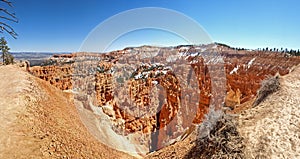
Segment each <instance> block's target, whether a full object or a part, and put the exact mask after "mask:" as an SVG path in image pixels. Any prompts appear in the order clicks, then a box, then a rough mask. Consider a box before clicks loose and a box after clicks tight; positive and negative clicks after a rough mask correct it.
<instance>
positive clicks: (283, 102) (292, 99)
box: [239, 67, 300, 158]
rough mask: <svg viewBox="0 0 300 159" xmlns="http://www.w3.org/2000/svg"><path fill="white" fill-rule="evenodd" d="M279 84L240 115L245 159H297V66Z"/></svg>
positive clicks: (299, 129)
mask: <svg viewBox="0 0 300 159" xmlns="http://www.w3.org/2000/svg"><path fill="white" fill-rule="evenodd" d="M280 83H281V88H280V90H279V91H278V92H276V93H274V94H272V95H270V96H269V97H267V99H266V100H265V101H264V102H263V103H261V104H259V105H258V106H257V107H255V108H251V109H249V110H246V111H244V112H243V113H242V114H241V116H240V119H239V120H240V124H239V130H240V132H241V135H242V136H243V137H244V138H245V144H246V152H245V153H246V155H247V158H257V157H258V158H300V147H299V145H300V97H299V95H300V67H298V68H296V69H295V70H294V72H291V73H290V74H288V75H286V76H284V77H281V78H280Z"/></svg>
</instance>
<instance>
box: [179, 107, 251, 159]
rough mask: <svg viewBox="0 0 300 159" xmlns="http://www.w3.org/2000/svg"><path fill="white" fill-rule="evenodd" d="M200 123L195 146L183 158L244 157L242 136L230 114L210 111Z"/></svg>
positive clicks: (230, 158) (226, 158)
mask: <svg viewBox="0 0 300 159" xmlns="http://www.w3.org/2000/svg"><path fill="white" fill-rule="evenodd" d="M202 124H204V127H203V125H202ZM202 124H201V126H200V127H199V129H198V139H197V140H196V146H195V147H193V148H192V149H191V150H190V152H189V153H188V154H187V155H186V156H185V157H184V158H199V159H202V158H203V159H206V158H216V159H219V158H225V159H236V158H244V147H245V146H244V143H243V138H242V137H241V136H240V135H239V133H238V131H237V128H236V123H235V122H234V118H233V117H232V116H229V115H227V114H223V113H220V112H217V111H212V112H210V113H209V114H208V116H207V118H206V119H205V121H204V122H203V123H202ZM201 127H202V128H201Z"/></svg>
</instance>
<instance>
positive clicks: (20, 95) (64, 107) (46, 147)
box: [0, 66, 132, 158]
mask: <svg viewBox="0 0 300 159" xmlns="http://www.w3.org/2000/svg"><path fill="white" fill-rule="evenodd" d="M0 77H1V80H0V94H1V95H0V121H1V123H0V158H132V157H131V156H129V155H127V154H125V153H122V152H119V151H116V150H113V149H110V148H109V147H107V146H105V145H103V144H101V143H100V142H98V141H97V140H96V139H95V138H94V137H93V136H92V135H90V134H89V133H88V131H87V130H86V128H85V127H84V125H83V124H82V122H81V121H80V119H79V116H78V113H77V110H76V108H75V106H74V104H73V102H72V101H71V100H70V98H71V97H72V95H70V94H66V93H63V92H62V91H60V90H58V89H56V88H54V87H53V86H51V85H49V84H48V83H46V82H44V81H42V80H40V79H37V78H35V77H33V76H31V75H30V74H28V73H26V72H24V71H22V70H21V69H20V68H18V67H17V66H0Z"/></svg>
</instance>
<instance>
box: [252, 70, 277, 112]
mask: <svg viewBox="0 0 300 159" xmlns="http://www.w3.org/2000/svg"><path fill="white" fill-rule="evenodd" d="M279 87H280V83H279V76H278V75H276V76H274V77H271V78H268V79H266V80H263V81H262V84H261V87H260V89H259V90H258V93H257V98H256V100H255V101H254V103H253V107H256V106H257V105H258V104H260V103H261V102H262V101H264V100H265V99H266V98H267V97H268V96H269V95H270V94H272V93H274V92H276V91H278V90H279Z"/></svg>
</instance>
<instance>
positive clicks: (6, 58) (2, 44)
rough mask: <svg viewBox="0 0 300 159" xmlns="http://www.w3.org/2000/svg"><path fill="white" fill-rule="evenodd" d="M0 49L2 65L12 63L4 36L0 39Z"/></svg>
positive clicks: (12, 58) (12, 59)
mask: <svg viewBox="0 0 300 159" xmlns="http://www.w3.org/2000/svg"><path fill="white" fill-rule="evenodd" d="M0 50H1V51H2V55H1V57H2V60H3V64H4V65H8V64H12V63H14V57H13V56H12V55H11V54H10V53H9V50H10V48H9V47H8V46H7V42H6V40H5V39H4V37H2V38H1V39H0Z"/></svg>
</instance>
